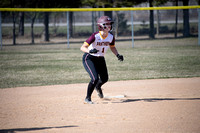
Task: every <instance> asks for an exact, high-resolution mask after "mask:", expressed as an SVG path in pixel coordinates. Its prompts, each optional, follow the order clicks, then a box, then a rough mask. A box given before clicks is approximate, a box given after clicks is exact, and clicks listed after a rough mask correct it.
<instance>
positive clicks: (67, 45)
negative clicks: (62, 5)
mask: <svg viewBox="0 0 200 133" xmlns="http://www.w3.org/2000/svg"><path fill="white" fill-rule="evenodd" d="M67 48H69V12H67Z"/></svg>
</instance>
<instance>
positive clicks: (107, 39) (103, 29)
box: [80, 16, 124, 104]
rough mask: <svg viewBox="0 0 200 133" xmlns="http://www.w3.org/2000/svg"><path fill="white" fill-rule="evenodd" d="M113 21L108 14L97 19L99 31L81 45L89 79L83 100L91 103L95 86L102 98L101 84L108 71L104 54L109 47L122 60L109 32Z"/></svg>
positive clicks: (106, 79) (104, 81)
mask: <svg viewBox="0 0 200 133" xmlns="http://www.w3.org/2000/svg"><path fill="white" fill-rule="evenodd" d="M113 23H114V22H113V21H112V20H111V18H109V17H108V16H102V17H100V18H99V19H98V21H97V26H98V29H99V32H95V33H93V34H92V35H91V36H90V37H89V38H88V39H87V40H86V41H85V42H84V44H83V45H82V46H81V48H80V49H81V51H83V52H84V55H83V66H84V68H85V70H86V71H87V72H88V73H89V75H90V78H91V81H90V82H89V84H88V88H87V96H86V98H85V102H86V103H89V104H93V102H92V101H91V95H92V92H93V90H94V88H95V90H96V91H97V94H98V96H99V97H100V98H103V92H102V89H101V86H102V85H103V84H104V83H106V82H107V81H108V71H107V66H106V62H105V59H104V54H105V53H106V51H107V49H108V48H109V47H110V49H111V51H112V52H113V53H114V54H115V55H116V56H117V58H118V60H120V61H123V60H124V59H123V56H122V55H120V54H119V53H118V51H117V49H116V48H115V38H114V36H113V35H112V34H111V33H110V31H111V30H112V24H113Z"/></svg>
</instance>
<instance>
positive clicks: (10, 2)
mask: <svg viewBox="0 0 200 133" xmlns="http://www.w3.org/2000/svg"><path fill="white" fill-rule="evenodd" d="M199 1H200V0H199ZM167 2H173V3H174V5H175V6H178V2H182V3H183V6H188V5H189V0H72V1H70V2H69V1H65V0H56V1H55V0H31V1H30V0H1V1H0V8H83V7H91V8H108V7H134V6H136V5H138V4H141V3H149V6H150V7H153V6H160V5H163V4H165V3H167ZM153 12H154V11H153V10H150V14H149V22H150V28H149V37H150V38H151V39H154V38H155V31H154V13H153ZM11 14H12V21H13V45H15V44H16V42H15V40H16V33H15V30H16V29H15V24H16V17H19V34H20V35H21V36H23V35H24V12H19V13H17V12H11ZM16 14H18V15H16ZM104 15H106V16H109V17H111V18H112V16H113V15H112V12H111V11H105V12H104ZM28 17H29V18H30V19H31V37H32V43H34V30H33V28H34V22H35V18H36V13H34V12H29V15H28ZM177 17H178V15H177V13H176V18H175V20H176V25H175V37H176V36H177ZM43 20H44V21H43V22H44V29H45V30H44V35H45V36H44V41H49V12H44V13H43ZM183 20H184V21H183V36H184V37H188V36H190V25H189V10H188V9H184V10H183ZM72 24H73V12H69V31H70V32H69V34H70V36H71V37H72V35H73V28H72V27H73V26H72Z"/></svg>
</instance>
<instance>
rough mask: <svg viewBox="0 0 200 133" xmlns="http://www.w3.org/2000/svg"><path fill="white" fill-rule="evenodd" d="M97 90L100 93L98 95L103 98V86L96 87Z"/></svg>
mask: <svg viewBox="0 0 200 133" xmlns="http://www.w3.org/2000/svg"><path fill="white" fill-rule="evenodd" d="M95 90H96V91H97V94H98V96H99V97H100V98H103V92H102V90H101V88H98V89H97V88H95Z"/></svg>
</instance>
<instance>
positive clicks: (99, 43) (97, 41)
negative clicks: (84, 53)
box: [86, 32, 115, 56]
mask: <svg viewBox="0 0 200 133" xmlns="http://www.w3.org/2000/svg"><path fill="white" fill-rule="evenodd" d="M86 42H87V44H89V47H88V49H89V50H91V49H94V48H95V49H97V50H98V51H99V52H97V53H92V54H91V55H93V56H104V54H105V53H106V51H107V50H108V48H109V47H110V46H111V47H113V46H115V38H114V37H113V35H112V34H110V33H108V36H107V37H106V38H102V37H101V35H100V32H96V33H93V34H92V35H91V36H90V37H89V38H88V39H87V40H86Z"/></svg>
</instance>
